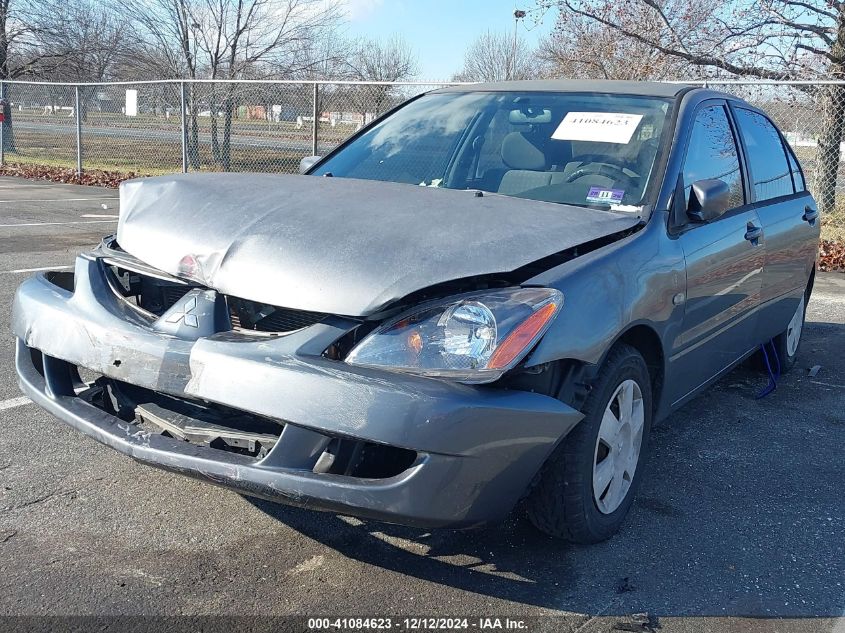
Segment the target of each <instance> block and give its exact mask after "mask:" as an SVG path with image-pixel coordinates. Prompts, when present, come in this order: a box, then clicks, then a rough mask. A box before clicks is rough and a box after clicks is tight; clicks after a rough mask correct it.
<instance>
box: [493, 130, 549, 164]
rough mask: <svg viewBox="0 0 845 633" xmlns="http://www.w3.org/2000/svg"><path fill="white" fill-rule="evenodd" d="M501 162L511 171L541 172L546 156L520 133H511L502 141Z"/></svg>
mask: <svg viewBox="0 0 845 633" xmlns="http://www.w3.org/2000/svg"><path fill="white" fill-rule="evenodd" d="M502 161H503V162H504V163H505V165H507V166H508V167H510V168H511V169H526V170H530V171H543V170H544V169H545V168H546V155H545V154H543V152H542V151H541V150H540V149H538V148H537V147H535V146H534V145H533V144H532V143H531V141H529V140H528V139H527V138H525V136H524V135H523V134H522V132H511V133H510V134H508V135H507V136H505V138H504V139H502Z"/></svg>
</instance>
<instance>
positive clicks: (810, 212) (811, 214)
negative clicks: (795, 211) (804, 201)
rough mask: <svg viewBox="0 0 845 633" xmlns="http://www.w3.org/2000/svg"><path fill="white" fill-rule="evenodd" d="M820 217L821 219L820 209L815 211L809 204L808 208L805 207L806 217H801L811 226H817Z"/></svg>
mask: <svg viewBox="0 0 845 633" xmlns="http://www.w3.org/2000/svg"><path fill="white" fill-rule="evenodd" d="M818 217H819V210H818V209H814V208H813V207H811V206H810V205H809V204H808V205H807V206H806V207H804V215H802V216H801V219H802V220H804V222H807V223H808V224H809V225H810V226H815V225H816V218H818Z"/></svg>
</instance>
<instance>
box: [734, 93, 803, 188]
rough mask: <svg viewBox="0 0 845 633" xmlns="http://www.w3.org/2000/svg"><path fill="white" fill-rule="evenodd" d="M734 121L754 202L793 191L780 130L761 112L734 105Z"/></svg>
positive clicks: (790, 171)
mask: <svg viewBox="0 0 845 633" xmlns="http://www.w3.org/2000/svg"><path fill="white" fill-rule="evenodd" d="M734 112H735V114H736V119H737V124H738V126H739V133H740V135H741V136H742V141H743V143H744V144H745V150H746V160H747V162H748V169H749V171H750V172H751V174H750V177H751V184H752V188H753V189H754V197H755V199H756V200H757V202H760V201H763V200H771V199H772V198H778V197H780V196H788V195H790V194H792V193H793V192H794V190H795V189H794V188H793V184H792V170H790V168H789V162H788V161H787V157H786V150H785V149H784V147H783V141H782V140H781V136H780V133H779V132H778V131H777V128H776V127H775V126H774V124H773V123H772V122H771V121H769V119H767V118H766V117H764V116H763V115H762V114H759V113H757V112H752V111H750V110H746V109H745V108H736V109H735V110H734Z"/></svg>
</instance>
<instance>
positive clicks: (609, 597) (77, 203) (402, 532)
mask: <svg viewBox="0 0 845 633" xmlns="http://www.w3.org/2000/svg"><path fill="white" fill-rule="evenodd" d="M114 196H115V193H114V192H113V191H109V190H104V189H88V188H83V187H75V186H70V185H51V184H38V183H31V182H26V181H20V180H14V179H10V178H0V303H2V305H3V310H4V312H5V313H8V310H9V305H10V302H11V297H12V294H13V291H14V288H15V286H16V284H18V283H19V282H20V281H21V280H22V279H23V278H24V276H25V275H26V274H28V273H16V272H9V271H15V270H21V269H25V268H40V267H44V266H55V265H68V264H70V263H71V261H72V259H73V256H74V254H75V253H76V252H77V251H78V250H79V249H82V248H85V247H88V246H90V245H93V244H94V243H95V242H97V241H98V240H99V237H100V236H101V235H102V234H104V233H107V232H109V231H110V230H111V229H113V228H114V222H113V220H112V219H111V218H93V217H86V216H89V215H110V214H113V213H115V208H116V200H114V199H113V197H114ZM61 199H64V200H65V201H63V202H54V201H55V200H61ZM102 205H105V206H106V208H105V209H104V208H103V206H102ZM51 222H61V223H63V224H47V223H51ZM71 222H74V223H75V224H70V223H71ZM83 222H99V223H97V224H83ZM34 223H41V224H38V225H37V226H28V225H31V224H34ZM843 357H845V276H841V275H822V276H820V278H819V280H818V284H817V290H816V293H815V294H814V296H813V300H812V302H811V304H810V306H809V323H808V326H807V330H806V339H805V340H804V342H803V345H802V349H801V356H800V359H799V363H798V367H797V368H796V371H794V372H793V373H791V374H789V375H788V376H786V377H784V378H783V379H782V381H781V383H780V385H779V387H778V389H777V391H776V392H775V393H774V394H772V395H771V396H769V397H768V398H765V399H763V400H755V398H754V395H755V393H757V392H758V391H759V390H760V389H761V388H762V387H764V385H765V383H766V380H765V379H764V378H763V377H762V376H761V375H759V374H757V373H754V372H751V371H748V370H745V369H740V370H737V371H735V372H733V373H732V374H731V375H729V376H728V377H727V378H725V379H724V380H722V381H721V382H720V383H719V384H718V385H717V386H716V387H715V388H714V389H713V390H712V391H710V392H709V393H707V394H705V395H703V396H701V397H699V398H698V399H696V400H695V401H693V402H691V403H690V404H689V405H687V406H686V407H685V408H684V409H683V410H682V411H680V412H679V413H677V414H676V415H674V416H672V417H671V418H670V419H669V420H667V421H665V422H663V423H661V424H660V425H658V426H657V427H656V428H655V429H654V431H653V432H654V439H653V450H652V454H651V456H650V460H649V462H648V464H647V466H646V468H647V476H646V478H645V481H644V485H643V488H642V490H641V494H640V496H639V499H638V500H637V502H636V504H635V506H634V508H633V511H632V513H631V516H630V519H629V521H628V523H627V525H626V526H625V528H624V530H623V532H622V533H621V534H619V535H618V536H617V537H616V538H614V539H612V540H611V541H609V542H607V543H604V544H601V545H597V546H593V547H573V546H569V545H564V544H560V543H557V542H554V541H551V540H549V539H547V538H545V537H542V536H540V535H539V534H537V533H536V532H535V531H534V530H533V529H532V528H531V526H530V525H529V524H528V523H527V522H526V521H525V520H524V519H522V518H521V517H520V516H515V517H513V518H512V519H511V520H509V521H508V522H507V523H505V524H504V525H498V526H494V527H491V528H488V529H485V530H481V531H473V532H448V531H440V532H434V533H427V532H422V531H419V530H411V529H404V528H397V527H391V526H387V525H382V524H378V523H369V522H368V523H361V522H359V521H355V520H351V519H346V518H341V517H337V516H333V515H329V514H318V513H312V512H309V511H305V510H298V509H292V508H286V507H282V506H274V505H272V504H267V503H263V502H255V501H249V500H247V499H245V498H243V497H240V496H238V495H236V494H233V493H230V492H227V491H225V490H221V489H218V488H214V487H212V486H210V485H206V484H203V483H199V482H196V481H192V480H188V479H183V478H180V477H178V476H176V475H173V474H169V473H165V472H162V471H157V470H154V469H151V468H149V467H145V466H142V465H139V464H136V463H135V462H133V461H131V460H130V459H127V458H125V457H122V456H120V455H118V454H116V453H114V452H112V451H110V450H109V449H106V448H104V447H102V446H100V445H99V444H97V443H96V442H94V441H93V440H90V439H88V438H86V437H83V436H81V435H80V434H78V433H76V432H73V431H71V430H70V429H68V428H67V427H65V426H64V425H63V424H61V423H60V422H58V421H56V420H55V419H53V418H51V417H50V416H48V415H46V414H44V413H42V412H41V411H40V410H39V409H38V408H36V407H35V406H34V405H32V404H21V403H20V401H18V400H16V398H17V397H18V396H19V393H18V391H17V389H16V386H15V378H14V376H13V370H12V341H11V340H10V337H9V336H8V335H6V336H3V337H2V338H1V339H0V614H18V615H21V614H34V615H38V614H53V615H67V614H99V615H115V614H124V615H133V614H147V615H149V614H166V615H177V614H190V615H197V614H200V615H202V614H262V615H271V614H275V615H284V614H312V615H314V614H335V615H384V614H393V615H402V614H416V615H474V616H484V615H499V616H503V615H510V616H550V615H557V616H561V617H562V618H563V619H561V620H557V621H554V622H553V625H550V626H549V629H550V630H551V629H553V630H556V631H581V632H584V631H610V630H620V628H619V627H622V629H621V630H642V631H648V630H652V629H656V627H657V626H658V625H659V626H660V627H662V628H661V629H660V630H661V631H688V632H692V631H696V632H699V631H725V630H732V631H740V630H742V631H745V630H753V631H771V630H778V631H785V630H796V631H804V632H806V633H811V632H812V633H815V632H818V631H821V632H833V631H835V633H845V617H843V616H845V538H843V525H845V495H843V484H845V456H844V455H843V451H842V447H843V446H845V364H843V361H842V358H843ZM812 365H821V366H822V369H821V371H820V372H819V373H818V375H817V376H816V377H814V378H810V377H809V376H808V375H807V368H808V367H810V366H812ZM639 612H648V613H649V616H650V618H651V619H650V621H649V627H650V628H649V627H643V626H640V628H639V629H637V628H636V626H632V623H633V620H632V617H631V616H632V614H635V613H639ZM774 618H782V619H778V620H774ZM837 618H838V619H837ZM546 622H549V621H548V620H547V621H546ZM538 626H539V625H538ZM0 628H2V625H0Z"/></svg>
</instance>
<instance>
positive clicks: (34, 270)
mask: <svg viewBox="0 0 845 633" xmlns="http://www.w3.org/2000/svg"><path fill="white" fill-rule="evenodd" d="M66 268H73V266H44V267H43V268H16V269H15V270H4V271H2V272H3V274H4V275H17V274H18V273H37V272H41V271H42V270H64V269H66Z"/></svg>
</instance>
